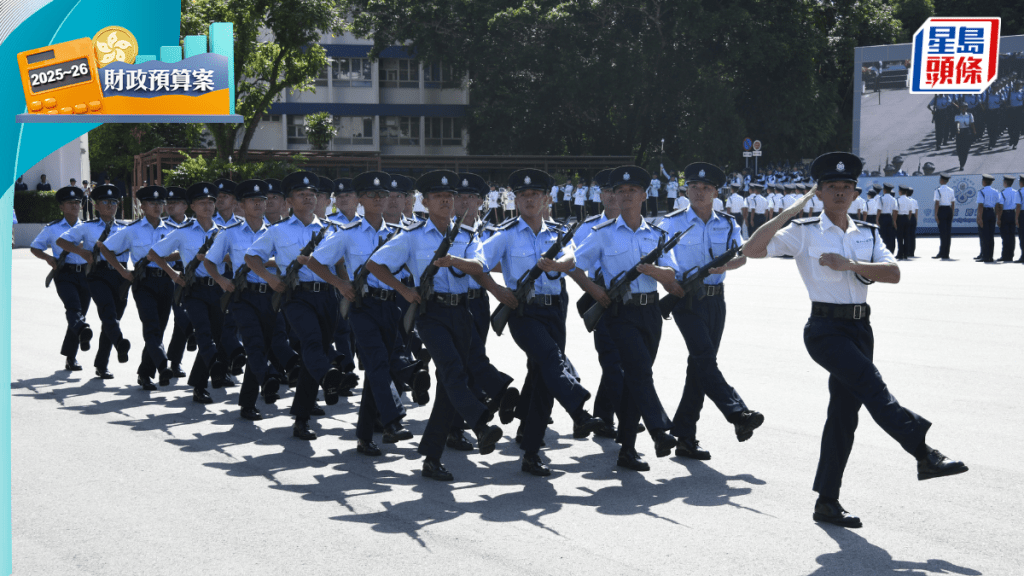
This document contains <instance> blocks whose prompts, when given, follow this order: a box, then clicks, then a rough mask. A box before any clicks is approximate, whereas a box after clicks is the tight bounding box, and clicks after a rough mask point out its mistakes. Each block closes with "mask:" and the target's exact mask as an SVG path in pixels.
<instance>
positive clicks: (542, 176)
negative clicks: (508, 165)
mask: <svg viewBox="0 0 1024 576" xmlns="http://www.w3.org/2000/svg"><path fill="white" fill-rule="evenodd" d="M553 184H554V179H553V178H551V176H550V175H548V173H547V172H545V171H543V170H537V169H536V168H524V169H522V170H516V171H515V172H513V173H512V174H511V175H509V177H508V187H509V188H511V189H512V192H513V193H518V192H519V191H520V190H531V189H532V190H545V191H547V190H551V186H552V185H553Z"/></svg>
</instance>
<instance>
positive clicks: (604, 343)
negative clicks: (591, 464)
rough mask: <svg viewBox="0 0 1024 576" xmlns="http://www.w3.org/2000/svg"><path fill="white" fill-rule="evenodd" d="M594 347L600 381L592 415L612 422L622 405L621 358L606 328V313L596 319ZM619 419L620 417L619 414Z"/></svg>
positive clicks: (609, 422)
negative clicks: (598, 365) (599, 365)
mask: <svg viewBox="0 0 1024 576" xmlns="http://www.w3.org/2000/svg"><path fill="white" fill-rule="evenodd" d="M594 348H595V349H596V350H597V361H598V362H599V363H600V364H601V383H600V384H599V385H598V387H597V396H596V397H595V398H594V416H597V417H598V418H600V419H602V420H604V421H605V422H607V423H608V424H613V423H614V417H613V415H614V414H618V413H619V408H620V407H621V405H622V358H621V357H620V356H619V349H618V348H616V347H615V340H614V339H612V334H611V332H609V330H608V319H607V314H606V315H605V316H601V319H600V320H598V321H597V328H595V329H594ZM619 419H620V420H621V419H622V416H621V415H620V416H619Z"/></svg>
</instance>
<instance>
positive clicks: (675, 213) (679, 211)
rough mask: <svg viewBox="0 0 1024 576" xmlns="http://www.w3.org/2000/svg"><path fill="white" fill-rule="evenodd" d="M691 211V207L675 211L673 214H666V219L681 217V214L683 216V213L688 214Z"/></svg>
mask: <svg viewBox="0 0 1024 576" xmlns="http://www.w3.org/2000/svg"><path fill="white" fill-rule="evenodd" d="M689 209H690V207H689V206H687V207H686V208H680V209H679V210H673V211H672V212H669V213H668V214H665V218H672V217H673V216H679V215H680V214H682V213H683V212H686V211H687V210H689Z"/></svg>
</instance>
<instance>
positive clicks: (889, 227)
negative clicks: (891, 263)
mask: <svg viewBox="0 0 1024 576" xmlns="http://www.w3.org/2000/svg"><path fill="white" fill-rule="evenodd" d="M878 234H879V235H880V236H881V237H882V242H883V243H885V247H886V249H888V250H889V252H892V253H894V254H895V253H896V228H895V226H894V222H893V221H892V213H891V212H890V213H888V214H886V213H884V212H883V213H882V214H881V215H880V216H879V217H878Z"/></svg>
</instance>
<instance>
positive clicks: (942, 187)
mask: <svg viewBox="0 0 1024 576" xmlns="http://www.w3.org/2000/svg"><path fill="white" fill-rule="evenodd" d="M955 203H956V196H955V195H954V193H953V189H952V188H950V187H949V175H948V174H940V175H939V187H938V188H936V189H935V224H936V226H938V227H939V253H938V254H936V255H935V256H932V258H942V259H943V260H949V247H950V244H951V243H952V237H953V207H954V206H955Z"/></svg>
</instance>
